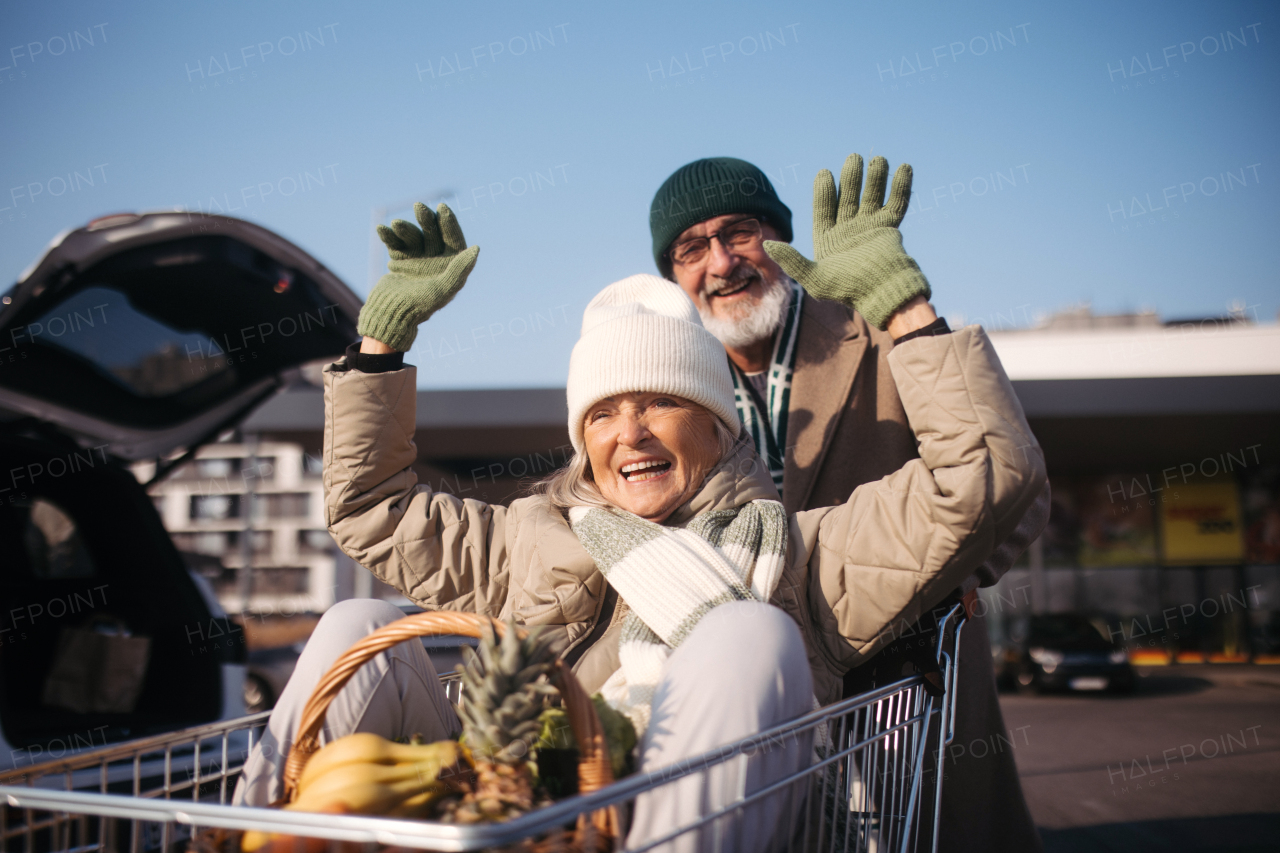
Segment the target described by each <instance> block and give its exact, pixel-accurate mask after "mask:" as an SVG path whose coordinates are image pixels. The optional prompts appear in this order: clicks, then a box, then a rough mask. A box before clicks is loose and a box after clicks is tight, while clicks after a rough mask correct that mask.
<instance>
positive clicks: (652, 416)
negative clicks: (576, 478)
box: [584, 391, 720, 523]
mask: <svg viewBox="0 0 1280 853" xmlns="http://www.w3.org/2000/svg"><path fill="white" fill-rule="evenodd" d="M584 440H585V444H586V451H587V459H588V460H589V461H590V462H591V474H592V479H593V480H594V482H595V484H596V488H598V489H599V490H600V494H601V495H603V496H604V499H605V500H607V501H608V502H609V503H611V504H613V505H614V506H617V507H619V508H620V509H624V510H626V511H627V512H630V513H634V514H635V515H638V516H640V517H641V518H644V519H647V520H649V521H653V522H659V523H660V522H662V521H664V520H666V518H667V516H669V515H671V513H673V512H675V510H676V508H677V507H679V506H680V505H681V504H683V503H685V502H686V501H688V500H689V499H690V498H692V497H693V496H694V494H695V493H696V492H697V490H698V489H699V488H700V487H701V484H702V479H703V477H705V476H706V474H707V472H708V471H710V470H711V468H712V467H713V466H714V465H715V464H716V463H717V462H718V461H720V460H719V457H720V442H719V439H718V438H717V436H716V429H715V415H713V414H711V412H709V411H707V409H705V408H704V407H702V406H700V405H698V404H697V403H694V402H691V401H689V400H686V399H684V398H683V397H676V396H674V395H672V394H656V393H652V392H648V391H643V392H633V393H628V394H618V395H616V396H613V397H608V398H606V399H604V400H601V401H600V402H598V403H596V404H595V405H594V406H592V407H591V408H590V409H588V410H587V416H586V424H585V427H584Z"/></svg>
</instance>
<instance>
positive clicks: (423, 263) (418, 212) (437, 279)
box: [357, 202, 480, 352]
mask: <svg viewBox="0 0 1280 853" xmlns="http://www.w3.org/2000/svg"><path fill="white" fill-rule="evenodd" d="M436 210H437V212H436V213H432V212H431V210H430V208H428V207H427V206H426V205H425V204H423V203H422V202H418V203H417V204H415V205H414V206H413V212H414V215H415V216H416V217H417V219H418V224H419V225H421V226H422V227H421V228H419V227H418V226H417V225H414V224H413V223H412V222H406V221H405V220H403V219H397V220H396V221H395V222H392V223H391V227H390V228H388V227H387V226H385V225H379V226H378V237H379V238H381V240H382V242H383V243H385V244H386V246H387V251H388V252H389V253H390V255H391V260H390V262H388V263H387V269H388V270H390V271H389V272H388V273H387V274H386V275H384V276H383V277H382V278H381V279H379V281H378V284H377V286H375V287H374V288H373V292H372V293H370V294H369V298H368V300H366V301H365V303H364V307H363V308H361V309H360V322H359V325H358V327H357V331H358V332H359V333H360V334H361V335H366V336H368V337H370V338H374V339H375V340H378V341H381V342H382V343H384V344H386V345H387V346H389V347H391V348H392V349H394V350H399V351H400V352H408V351H409V348H410V347H412V346H413V341H414V339H415V338H416V337H417V336H418V324H419V323H422V322H424V321H426V320H427V318H429V317H430V316H431V315H432V314H434V313H436V312H437V311H439V310H440V309H441V308H443V307H444V306H446V305H448V304H449V301H450V300H451V299H453V297H454V295H455V294H457V292H458V291H459V290H461V289H462V285H464V284H466V283H467V276H468V275H470V274H471V270H472V268H474V267H475V265H476V257H477V256H478V255H479V254H480V247H479V246H472V247H470V248H468V247H467V240H466V238H465V237H463V236H462V226H460V225H458V218H457V217H456V216H454V215H453V211H452V210H450V209H449V206H448V205H446V204H443V203H442V204H441V205H440V206H439V207H438V208H436Z"/></svg>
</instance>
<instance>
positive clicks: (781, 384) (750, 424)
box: [730, 281, 804, 495]
mask: <svg viewBox="0 0 1280 853" xmlns="http://www.w3.org/2000/svg"><path fill="white" fill-rule="evenodd" d="M803 293H804V291H803V290H801V288H800V285H798V284H796V283H795V282H794V281H793V282H791V301H790V302H789V303H788V304H787V309H786V311H785V312H784V314H783V317H782V323H781V325H779V326H778V332H777V334H776V335H775V336H774V343H773V357H772V358H771V359H770V360H769V368H768V370H769V383H768V386H767V392H768V393H767V394H766V395H765V400H764V403H765V405H766V406H767V407H768V411H767V412H766V413H764V416H763V417H762V416H761V412H760V410H759V408H758V407H757V406H756V401H755V396H754V395H753V394H752V393H751V380H750V379H748V378H747V377H746V374H744V373H743V372H742V369H741V368H739V367H738V366H737V365H734V364H733V363H732V362H730V364H731V365H732V366H733V370H732V371H731V373H732V374H733V397H734V402H735V403H737V406H738V417H739V418H741V419H742V427H743V429H745V430H746V432H747V435H749V436H751V441H752V442H754V443H755V446H756V453H757V454H759V456H760V458H761V459H763V460H764V461H765V463H766V464H767V465H768V466H769V475H770V476H771V477H773V485H774V486H776V487H777V489H778V494H779V495H781V494H782V475H783V472H784V471H785V468H786V460H787V456H786V452H787V414H788V411H789V410H790V407H791V375H792V373H794V372H795V368H796V331H797V329H798V328H799V327H800V301H801V296H802V294H803Z"/></svg>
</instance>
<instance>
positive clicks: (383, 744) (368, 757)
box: [298, 733, 458, 791]
mask: <svg viewBox="0 0 1280 853" xmlns="http://www.w3.org/2000/svg"><path fill="white" fill-rule="evenodd" d="M457 747H458V745H457V743H456V742H454V741H438V742H436V743H428V744H421V745H414V744H403V743H395V742H394V741H389V740H387V739H386V738H384V737H379V736H378V735H374V734H368V733H361V734H354V735H347V736H346V737H343V738H338V739H337V740H335V741H333V742H332V743H329V744H327V745H325V746H324V747H323V748H322V749H321V750H320V751H319V752H317V753H316V754H315V755H313V756H311V760H310V761H308V762H307V766H306V767H304V768H303V770H302V776H301V777H300V778H299V780H298V790H299V791H301V790H303V789H304V788H306V787H307V786H308V785H309V784H310V783H311V782H312V781H313V780H315V779H318V778H319V777H321V776H324V775H327V774H328V773H329V772H330V771H331V770H334V769H336V768H338V767H344V766H348V765H353V764H399V763H403V762H411V763H416V762H428V763H431V762H439V766H441V767H446V766H448V765H450V764H453V763H455V762H456V761H457V760H458V748H457Z"/></svg>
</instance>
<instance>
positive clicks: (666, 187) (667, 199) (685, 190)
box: [649, 157, 791, 274]
mask: <svg viewBox="0 0 1280 853" xmlns="http://www.w3.org/2000/svg"><path fill="white" fill-rule="evenodd" d="M727 213H754V214H756V215H757V216H761V217H763V218H764V219H765V220H767V221H768V223H769V224H770V225H772V226H773V227H774V229H775V230H776V231H777V232H778V235H779V237H780V239H782V240H783V241H784V242H786V243H790V242H791V210H790V208H788V207H787V206H786V205H785V204H783V203H782V200H781V199H779V198H778V194H777V193H776V192H774V189H773V184H771V183H769V179H768V178H767V177H765V174H764V172H762V171H760V170H759V169H758V168H756V167H755V166H753V165H751V164H750V163H748V162H747V161H746V160H739V159H737V158H735V157H708V158H707V159H705V160H695V161H693V162H692V163H689V164H688V165H685V166H681V167H680V168H679V169H676V171H675V172H674V173H673V174H672V175H671V177H669V178H667V179H666V180H665V181H664V182H663V183H662V186H661V187H659V188H658V193H657V195H655V196H654V197H653V204H652V205H650V207H649V233H650V234H652V235H653V260H654V261H655V262H656V263H657V264H658V269H660V270H662V272H663V274H667V273H668V272H670V269H669V267H670V264H668V263H667V262H665V261H664V260H663V257H662V256H663V254H665V253H666V251H667V249H668V248H670V247H671V243H672V241H673V240H675V239H676V238H677V237H679V236H680V234H681V232H682V231H684V230H685V229H686V228H688V227H689V226H691V225H697V224H698V223H699V222H702V221H704V220H707V219H711V218H712V217H715V216H724V215H725V214H727Z"/></svg>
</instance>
